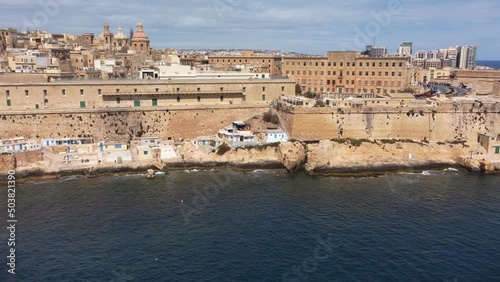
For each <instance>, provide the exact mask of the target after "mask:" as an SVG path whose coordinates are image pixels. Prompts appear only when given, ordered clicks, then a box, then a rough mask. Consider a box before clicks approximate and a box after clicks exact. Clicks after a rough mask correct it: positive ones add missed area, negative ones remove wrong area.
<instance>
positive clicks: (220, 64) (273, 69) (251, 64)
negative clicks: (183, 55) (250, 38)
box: [208, 51, 282, 76]
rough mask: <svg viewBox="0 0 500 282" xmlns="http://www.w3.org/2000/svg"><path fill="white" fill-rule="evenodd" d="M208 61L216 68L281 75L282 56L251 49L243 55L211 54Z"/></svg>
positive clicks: (219, 69)
mask: <svg viewBox="0 0 500 282" xmlns="http://www.w3.org/2000/svg"><path fill="white" fill-rule="evenodd" d="M208 63H209V64H210V66H211V67H212V68H213V69H214V70H218V71H227V70H247V71H251V72H255V73H270V74H271V75H272V76H281V73H282V69H281V57H279V56H261V55H257V54H254V53H253V52H251V51H248V52H243V53H242V54H241V56H236V55H234V56H233V55H228V56H217V55H213V56H209V57H208Z"/></svg>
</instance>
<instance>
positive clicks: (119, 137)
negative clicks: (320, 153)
mask: <svg viewBox="0 0 500 282" xmlns="http://www.w3.org/2000/svg"><path fill="white" fill-rule="evenodd" d="M267 110H268V108H267V107H238V108H227V107H218V108H215V107H214V108H207V109H200V108H184V109H170V110H156V111H154V110H150V111H137V110H116V111H111V110H110V111H93V110H86V111H84V110H82V111H74V112H73V113H58V112H45V113H42V112H32V113H29V114H28V113H25V114H20V113H18V114H5V113H0V137H26V138H27V139H31V138H36V139H42V138H65V137H78V136H84V135H87V136H88V135H90V136H93V137H94V138H96V139H98V140H110V141H124V142H127V141H129V140H130V139H131V138H132V137H134V136H156V137H161V138H165V139H168V138H176V139H178V138H185V139H186V138H194V137H198V136H203V135H210V136H214V135H216V134H217V131H218V130H220V129H222V128H224V127H225V126H228V125H230V124H231V122H233V121H235V120H246V119H248V118H251V117H253V116H255V115H261V114H262V113H264V112H265V111H267Z"/></svg>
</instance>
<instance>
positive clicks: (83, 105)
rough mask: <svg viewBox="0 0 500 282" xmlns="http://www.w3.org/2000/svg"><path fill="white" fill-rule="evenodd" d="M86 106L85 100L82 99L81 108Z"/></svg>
mask: <svg viewBox="0 0 500 282" xmlns="http://www.w3.org/2000/svg"><path fill="white" fill-rule="evenodd" d="M85 107H86V105H85V101H80V108H82V109H84V108H85Z"/></svg>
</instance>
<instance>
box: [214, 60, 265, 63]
mask: <svg viewBox="0 0 500 282" xmlns="http://www.w3.org/2000/svg"><path fill="white" fill-rule="evenodd" d="M215 61H217V63H220V62H221V61H222V62H223V63H225V62H226V60H225V59H222V60H220V59H217V60H215V59H211V60H210V62H211V63H214V62H215ZM236 61H237V60H236V59H233V61H232V62H233V63H236ZM227 62H228V63H231V59H227ZM238 62H239V63H243V60H242V59H239V60H238ZM256 62H257V60H251V63H256ZM262 62H263V63H265V62H266V60H262ZM271 62H272V60H268V63H271ZM245 63H248V60H247V59H245Z"/></svg>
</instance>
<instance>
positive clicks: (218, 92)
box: [103, 90, 243, 96]
mask: <svg viewBox="0 0 500 282" xmlns="http://www.w3.org/2000/svg"><path fill="white" fill-rule="evenodd" d="M198 94H201V95H207V94H208V95H211V94H214V95H225V94H243V91H242V90H234V91H172V92H164V91H158V92H156V91H151V92H148V91H138V92H107V93H106V92H105V93H103V96H133V95H198Z"/></svg>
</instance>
